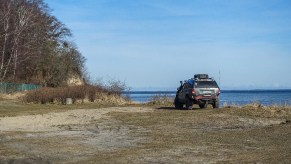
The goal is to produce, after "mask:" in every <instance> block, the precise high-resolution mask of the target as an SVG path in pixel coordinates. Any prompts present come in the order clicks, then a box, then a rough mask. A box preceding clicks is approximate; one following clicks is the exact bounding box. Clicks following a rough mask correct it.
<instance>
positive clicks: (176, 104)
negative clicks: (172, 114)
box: [174, 97, 183, 109]
mask: <svg viewBox="0 0 291 164" xmlns="http://www.w3.org/2000/svg"><path fill="white" fill-rule="evenodd" d="M174 104H175V108H176V109H181V108H183V104H182V103H180V101H179V100H178V98H177V97H176V98H175V102H174Z"/></svg>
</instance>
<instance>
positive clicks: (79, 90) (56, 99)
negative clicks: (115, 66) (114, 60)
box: [24, 85, 109, 104]
mask: <svg viewBox="0 0 291 164" xmlns="http://www.w3.org/2000/svg"><path fill="white" fill-rule="evenodd" d="M97 93H106V94H108V93H109V92H108V91H107V90H106V89H105V88H104V87H102V86H93V85H82V86H71V87H63V88H41V89H39V90H35V91H30V92H28V93H27V94H26V96H25V97H24V101H25V102H27V103H41V104H47V103H61V104H65V103H66V98H72V99H73V103H75V102H76V101H77V100H82V102H84V100H85V99H88V100H89V101H90V102H94V101H95V100H96V98H97Z"/></svg>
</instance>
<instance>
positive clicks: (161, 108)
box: [155, 107, 200, 110]
mask: <svg viewBox="0 0 291 164" xmlns="http://www.w3.org/2000/svg"><path fill="white" fill-rule="evenodd" d="M155 109H157V110H188V109H186V108H180V109H176V108H175V107H158V108H155ZM198 109H200V108H199V107H193V108H192V110H198Z"/></svg>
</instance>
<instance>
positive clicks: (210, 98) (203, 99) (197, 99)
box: [192, 95, 219, 104]
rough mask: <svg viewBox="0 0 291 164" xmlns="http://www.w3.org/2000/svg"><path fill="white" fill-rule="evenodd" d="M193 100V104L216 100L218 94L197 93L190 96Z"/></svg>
mask: <svg viewBox="0 0 291 164" xmlns="http://www.w3.org/2000/svg"><path fill="white" fill-rule="evenodd" d="M192 98H193V100H194V103H195V104H201V103H209V104H210V103H213V102H216V101H218V99H219V96H203V95H199V96H193V97H192Z"/></svg>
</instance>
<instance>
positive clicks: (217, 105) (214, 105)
mask: <svg viewBox="0 0 291 164" xmlns="http://www.w3.org/2000/svg"><path fill="white" fill-rule="evenodd" d="M212 107H213V108H219V99H217V100H216V101H215V102H214V103H213V104H212Z"/></svg>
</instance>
